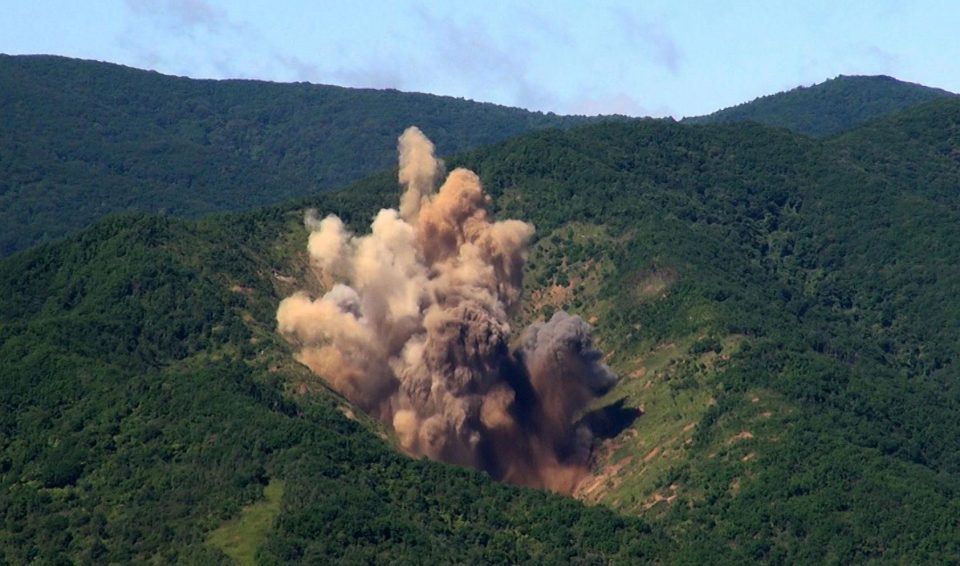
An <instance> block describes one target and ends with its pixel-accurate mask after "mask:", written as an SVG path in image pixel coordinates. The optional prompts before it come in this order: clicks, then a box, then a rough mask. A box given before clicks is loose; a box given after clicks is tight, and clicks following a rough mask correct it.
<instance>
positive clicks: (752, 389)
mask: <svg viewBox="0 0 960 566" xmlns="http://www.w3.org/2000/svg"><path fill="white" fill-rule="evenodd" d="M424 130H425V132H426V133H427V134H428V135H430V134H431V131H430V129H429V127H425V128H424ZM396 133H397V132H393V133H392V135H393V137H395V136H396ZM305 151H306V150H305ZM449 161H450V164H451V165H453V166H455V165H465V166H468V167H470V168H471V169H474V170H475V171H476V172H477V173H478V174H479V175H480V177H481V179H483V181H484V183H485V186H486V188H487V190H488V191H489V192H490V193H491V194H492V195H493V197H494V203H493V206H494V209H495V211H496V213H497V214H498V215H499V216H501V217H510V218H520V219H523V220H527V221H530V222H533V223H534V224H536V227H537V236H536V239H535V242H534V244H533V247H532V250H531V258H530V262H529V264H528V266H527V272H526V283H525V291H524V295H525V298H524V305H523V309H522V311H521V312H520V313H519V314H518V320H517V323H518V324H519V323H522V322H525V321H528V320H532V319H536V318H540V317H544V316H546V315H549V314H550V313H551V312H552V311H553V310H555V309H559V308H564V309H567V310H569V311H572V312H574V313H578V314H581V315H582V316H583V317H584V318H585V319H588V320H591V321H592V323H593V324H594V325H595V327H596V329H597V332H598V339H599V345H600V347H601V348H602V349H603V350H604V351H606V352H608V353H609V358H608V362H609V363H610V364H611V365H612V366H613V367H614V369H616V370H617V371H618V373H619V374H620V375H621V376H622V379H621V382H620V383H619V384H618V385H617V386H616V387H615V388H614V389H613V390H612V391H611V392H610V393H608V394H607V395H606V396H605V397H604V398H603V399H601V400H599V401H598V402H597V403H596V404H595V405H594V406H593V407H592V412H591V413H590V414H589V415H588V416H587V417H586V418H588V419H595V420H596V421H597V423H598V424H597V426H598V427H599V428H604V429H605V430H604V434H603V435H601V437H606V439H605V440H598V441H597V445H596V447H595V455H596V456H595V457H596V461H595V463H594V469H593V476H592V477H591V478H588V479H587V480H586V481H585V482H583V484H581V486H580V489H578V492H577V496H578V497H579V498H580V499H582V500H584V501H586V502H588V503H589V505H583V504H581V503H578V502H575V501H572V500H569V499H564V498H561V497H559V496H553V495H548V494H545V493H541V492H538V491H533V490H528V489H521V488H513V487H508V486H503V485H497V484H494V483H492V482H491V481H489V479H487V478H485V477H484V476H483V474H482V473H479V472H473V471H468V470H461V469H458V468H454V467H451V466H447V465H443V464H437V463H432V462H427V461H414V460H412V459H409V458H407V457H405V456H401V455H399V454H398V453H397V452H396V451H394V450H393V449H392V439H391V438H392V437H391V433H390V431H385V430H382V429H381V428H380V427H379V426H378V425H376V424H375V423H373V422H372V421H371V420H370V419H367V418H366V417H364V416H363V415H362V414H361V413H360V412H359V411H358V410H357V409H356V408H353V407H350V406H349V404H347V403H346V402H345V401H344V400H342V399H340V398H339V397H338V396H336V395H335V394H333V393H331V392H329V391H328V390H326V389H325V388H324V386H323V385H322V381H320V380H319V379H318V378H316V377H314V376H312V375H310V374H309V373H308V372H306V370H305V369H303V368H302V367H300V366H298V365H297V364H296V363H295V362H293V359H292V350H291V347H290V346H289V345H287V344H285V343H284V342H283V340H281V339H280V338H279V337H278V336H277V335H276V334H275V319H274V313H275V308H276V305H277V302H278V301H279V299H280V298H282V297H284V296H286V295H287V294H288V293H290V292H291V291H292V290H294V289H297V288H302V287H303V286H308V287H309V286H310V285H311V284H312V285H316V284H317V283H318V282H317V281H315V280H311V274H310V273H311V272H310V270H309V269H307V268H306V259H305V251H304V248H305V244H304V242H305V239H306V233H305V231H304V229H303V226H302V218H303V210H304V209H306V208H308V207H313V208H316V209H317V210H318V211H319V212H320V214H325V213H328V212H336V213H337V214H339V215H340V216H341V217H342V218H344V220H345V221H347V223H348V224H350V225H352V226H353V228H354V229H357V230H364V229H365V226H366V224H367V223H368V222H369V220H370V218H371V217H372V216H373V215H374V214H375V213H376V211H377V210H378V209H379V208H380V207H383V206H392V205H395V201H396V196H397V188H396V182H395V172H393V173H383V174H380V175H377V176H374V177H371V178H368V179H367V180H365V181H362V182H360V183H357V184H355V185H353V186H350V187H348V188H347V189H346V190H343V191H338V192H334V193H326V194H322V195H317V196H313V197H310V198H308V199H306V200H303V201H302V202H299V203H295V204H292V205H286V206H282V207H274V208H269V209H263V210H259V211H254V212H246V213H241V214H233V215H228V216H218V217H211V218H207V219H204V220H200V221H187V220H175V219H170V218H166V217H157V216H130V217H122V218H113V219H108V220H105V221H103V222H100V223H99V224H97V225H96V226H94V227H93V228H90V229H87V230H85V231H83V232H81V233H80V234H78V235H76V236H73V237H71V238H69V239H66V240H64V241H62V242H58V243H53V244H43V245H40V246H37V247H35V248H33V249H30V250H27V251H26V252H21V253H19V254H16V255H14V256H12V257H9V258H7V259H5V260H2V261H0V316H2V318H0V363H2V364H3V367H2V368H0V375H2V376H3V377H2V379H3V387H2V388H0V448H2V457H0V516H2V517H3V523H2V527H0V549H2V550H0V553H2V554H0V557H2V558H3V559H5V560H6V561H8V562H12V563H21V562H30V561H49V562H54V561H58V560H59V561H62V560H63V559H73V560H81V561H82V560H89V561H96V562H129V561H140V560H156V561H193V562H204V563H211V562H214V561H226V560H227V555H226V554H223V552H224V550H226V551H228V552H229V553H230V555H231V556H234V557H235V558H239V559H241V560H243V559H252V558H253V557H256V558H257V559H258V560H260V561H261V562H264V563H280V562H287V561H296V560H303V561H313V562H320V561H322V562H341V561H342V562H359V561H374V562H378V563H379V562H398V563H400V562H403V563H409V562H430V561H437V560H442V561H452V562H476V561H481V562H494V563H517V562H524V561H526V562H538V563H545V562H562V563H577V562H581V563H582V562H587V563H606V562H628V563H635V562H642V561H652V560H658V561H661V562H683V563H718V562H739V563H742V562H743V561H748V560H749V561H761V562H773V563H784V562H791V563H795V562H843V563H849V562H866V561H881V562H903V561H907V562H933V563H945V562H951V561H954V560H956V559H957V557H958V556H960V539H958V537H957V532H960V523H958V521H960V519H958V517H960V479H958V478H960V446H958V445H957V443H956V442H955V441H954V440H955V439H957V438H960V380H958V363H960V351H958V350H960V340H958V335H960V322H958V321H960V299H958V298H957V296H956V292H955V290H956V289H957V288H958V286H960V268H958V266H960V234H958V232H957V226H960V200H958V199H960V195H958V193H957V187H960V101H958V100H955V99H946V100H939V101H934V102H931V103H927V104H924V105H921V106H918V107H916V108H913V109H911V110H909V111H907V112H904V113H901V114H898V115H894V116H890V117H888V118H884V119H882V120H878V121H875V122H872V123H870V124H868V125H866V126H864V127H861V128H859V129H856V130H853V131H850V132H848V133H846V134H844V135H841V136H836V137H833V138H831V139H829V140H825V141H822V140H816V139H811V138H809V137H806V136H802V135H797V134H793V133H790V132H789V131H787V130H784V129H780V128H769V127H766V126H762V125H758V124H751V123H736V124H721V125H707V126H703V127H696V128H691V127H688V126H686V125H681V124H676V123H673V122H671V121H658V120H641V121H631V122H620V123H605V124H597V125H590V126H585V127H580V128H575V129H571V130H547V131H543V132H537V133H531V134H528V135H525V136H523V137H520V138H517V139H513V140H510V141H506V142H504V143H500V144H498V145H496V146H493V147H490V148H485V149H479V150H475V151H472V152H469V153H466V154H461V155H459V156H457V157H454V158H452V159H451V160H449ZM615 511H616V513H615ZM232 539H239V540H243V541H247V544H246V546H242V545H241V547H239V548H238V547H236V546H233V545H232V543H231V542H230V541H231V540H232Z"/></svg>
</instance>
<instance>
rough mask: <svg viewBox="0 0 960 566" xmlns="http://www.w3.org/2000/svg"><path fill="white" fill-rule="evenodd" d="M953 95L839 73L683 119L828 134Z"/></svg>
mask: <svg viewBox="0 0 960 566" xmlns="http://www.w3.org/2000/svg"><path fill="white" fill-rule="evenodd" d="M955 96H958V95H957V94H954V93H952V92H948V91H945V90H941V89H938V88H930V87H926V86H923V85H918V84H914V83H908V82H903V81H898V80H896V79H894V78H892V77H887V76H882V75H880V76H844V75H840V76H838V77H837V78H835V79H830V80H827V81H824V82H822V83H820V84H817V85H813V86H811V87H797V88H795V89H793V90H789V91H786V92H781V93H778V94H771V95H768V96H762V97H760V98H758V99H756V100H753V101H752V102H745V103H743V104H738V105H737V106H732V107H730V108H725V109H723V110H719V111H717V112H714V113H713V114H708V115H706V116H697V117H694V118H685V119H684V120H683V122H684V123H688V124H716V123H722V122H759V123H761V124H766V125H768V126H780V127H784V128H787V129H789V130H792V131H794V132H798V133H801V134H806V135H810V136H814V137H826V136H830V135H833V134H837V133H839V132H843V131H846V130H850V129H853V128H855V127H857V126H859V125H860V124H863V123H865V122H867V121H869V120H873V119H874V118H878V117H881V116H885V115H887V114H892V113H894V112H899V111H901V110H905V109H907V108H910V107H912V106H916V105H918V104H922V103H924V102H929V101H931V100H936V99H938V98H946V97H955Z"/></svg>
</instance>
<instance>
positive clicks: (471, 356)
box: [277, 127, 617, 493]
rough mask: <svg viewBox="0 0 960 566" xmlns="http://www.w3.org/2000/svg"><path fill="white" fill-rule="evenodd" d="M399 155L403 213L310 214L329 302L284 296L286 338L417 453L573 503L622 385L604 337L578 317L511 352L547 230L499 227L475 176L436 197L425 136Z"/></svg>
mask: <svg viewBox="0 0 960 566" xmlns="http://www.w3.org/2000/svg"><path fill="white" fill-rule="evenodd" d="M399 153H400V175H399V177H400V184H401V186H402V187H403V188H404V192H403V195H402V196H401V199H400V207H399V211H398V210H394V209H384V210H381V211H380V212H379V213H378V214H377V216H376V218H375V219H374V221H373V224H372V225H371V232H370V234H369V235H365V236H358V235H354V234H352V233H350V232H349V231H348V230H347V229H346V227H345V226H344V224H343V222H342V221H341V220H340V219H339V218H338V217H336V216H333V215H331V216H327V217H326V218H324V219H322V220H321V219H319V218H318V216H317V213H316V212H315V211H312V210H311V211H307V214H306V218H305V225H306V227H307V228H308V229H309V230H310V238H309V242H308V252H309V255H310V258H311V261H312V262H313V266H314V267H315V268H316V269H317V270H319V272H320V275H321V278H322V279H323V280H324V282H325V283H327V284H328V286H329V291H328V292H327V293H326V294H325V295H323V296H322V297H320V298H319V299H316V300H314V299H311V298H310V297H309V296H308V295H307V294H305V293H302V292H299V293H296V294H294V295H293V296H291V297H288V298H286V299H284V300H283V301H282V302H281V303H280V307H279V309H278V311H277V322H278V326H279V330H280V332H281V333H283V334H284V335H286V336H288V337H290V338H291V339H293V340H295V341H296V342H297V343H298V344H299V345H300V346H301V349H300V351H299V353H298V354H297V356H298V358H297V359H298V360H299V361H300V362H301V363H303V364H305V365H307V366H308V367H309V368H310V369H311V370H313V371H314V372H315V373H317V374H318V375H320V376H321V377H323V378H324V379H325V380H327V382H328V383H329V384H330V385H331V386H332V387H333V388H334V389H336V390H337V391H338V392H340V393H341V394H342V395H343V396H344V397H346V398H347V399H349V400H350V401H351V402H353V403H355V404H356V405H358V406H359V407H361V408H362V409H363V410H365V411H367V412H368V413H370V414H372V415H375V416H376V417H378V418H379V419H381V420H382V421H383V422H385V423H387V424H389V425H391V426H392V427H393V429H394V430H395V431H396V434H397V437H398V438H399V441H400V443H401V444H402V446H403V448H404V449H405V450H406V451H407V452H409V453H410V454H413V455H417V456H427V457H429V458H432V459H435V460H441V461H444V462H449V463H453V464H458V465H463V466H472V467H476V468H480V469H483V470H486V471H487V472H488V473H489V474H490V475H491V476H493V477H494V478H495V479H498V480H502V481H506V482H510V483H515V484H522V485H528V486H533V487H541V488H547V489H552V490H554V491H561V492H568V493H569V492H571V491H572V490H573V488H574V487H575V486H576V483H577V482H578V481H579V480H580V479H581V478H582V477H583V475H584V474H585V473H586V472H587V464H588V459H589V453H590V445H591V442H592V435H591V433H590V431H589V429H588V428H587V427H586V426H585V425H582V424H578V420H579V418H580V416H581V412H582V411H583V409H584V408H585V407H586V405H587V403H588V402H589V401H590V399H592V398H593V397H595V396H597V395H600V394H602V393H604V392H606V391H607V390H608V389H609V388H610V387H611V386H612V385H613V384H614V383H615V382H616V379H617V378H616V376H615V375H614V374H613V373H612V372H611V371H610V369H609V368H608V367H607V366H606V365H605V364H603V363H602V362H601V359H600V358H601V355H600V353H599V352H598V351H596V350H595V349H593V347H592V341H591V332H592V329H591V328H590V326H589V325H588V324H587V323H585V322H584V321H583V320H581V319H580V318H579V317H577V316H571V315H568V314H567V313H565V312H557V313H556V314H554V315H553V317H552V318H551V319H550V320H549V321H547V322H539V323H534V324H532V325H531V326H530V327H528V328H527V329H526V330H525V331H524V332H523V334H522V336H521V339H520V343H519V345H518V346H517V347H516V348H514V349H512V348H511V345H510V338H511V334H512V333H511V328H510V322H509V321H510V319H511V317H512V315H513V314H515V312H516V309H517V307H518V304H519V300H520V295H521V290H522V282H523V281H522V280H523V265H524V261H525V259H526V249H527V243H528V242H529V240H530V238H531V237H532V236H533V233H534V228H533V226H532V225H530V224H527V223H525V222H521V221H518V220H500V221H495V220H493V219H492V218H491V217H490V215H489V214H488V211H487V204H488V203H489V201H490V198H489V197H488V196H487V195H486V194H485V193H484V192H483V188H482V186H481V184H480V179H479V178H478V177H477V175H476V174H474V173H473V172H472V171H468V170H467V169H462V168H461V169H456V170H454V171H453V172H451V173H450V174H449V175H448V176H447V178H446V180H445V181H444V183H443V185H442V186H441V187H440V188H439V190H436V191H435V187H436V183H437V181H438V179H440V178H441V176H442V174H443V163H442V162H441V161H439V160H438V159H437V158H436V157H435V156H434V147H433V144H432V143H431V142H430V140H428V139H427V138H426V136H424V135H423V133H421V132H420V130H419V129H417V128H415V127H410V128H408V129H407V130H406V131H405V132H404V133H403V135H402V136H400V139H399Z"/></svg>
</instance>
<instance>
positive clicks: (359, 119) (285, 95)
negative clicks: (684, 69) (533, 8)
mask: <svg viewBox="0 0 960 566" xmlns="http://www.w3.org/2000/svg"><path fill="white" fill-rule="evenodd" d="M589 120H591V119H589V118H584V117H566V116H556V115H554V114H542V113H539V112H528V111H526V110H521V109H518V108H508V107H503V106H497V105H494V104H483V103H477V102H471V101H467V100H462V99H455V98H450V97H441V96H432V95H426V94H411V93H402V92H398V91H392V90H368V89H350V88H341V87H334V86H325V85H313V84H306V83H301V84H281V83H268V82H262V81H242V80H230V81H212V80H192V79H187V78H178V77H171V76H164V75H160V74H158V73H154V72H147V71H141V70H138V69H132V68H129V67H122V66H119V65H113V64H108V63H99V62H94V61H83V60H78V59H67V58H63V57H53V56H8V55H0V226H2V227H0V255H8V254H10V253H11V252H13V251H15V250H18V249H23V248H24V247H26V246H29V245H31V244H33V243H35V242H38V241H43V240H47V239H50V238H55V237H59V236H62V235H64V234H67V233H70V232H71V231H73V230H76V229H78V228H81V227H84V226H88V225H89V224H90V223H92V222H93V221H94V220H96V219H98V218H100V217H102V216H104V215H106V214H110V213H114V212H131V211H145V212H151V213H165V214H172V215H176V216H198V215H202V214H207V213H210V212H216V211H229V210H246V209H250V208H254V207H257V206H264V205H267V204H273V203H277V202H282V201H284V200H286V199H289V198H291V197H296V196H304V195H309V194H314V193H317V192H320V191H323V190H327V189H331V188H335V187H340V186H343V185H344V184H346V183H348V182H350V181H354V180H357V179H360V178H362V177H364V176H365V175H367V174H370V173H372V172H374V171H378V170H381V169H383V168H386V167H389V166H391V165H392V164H393V163H394V161H395V159H396V137H397V132H400V131H402V130H403V129H404V128H406V127H407V126H409V125H411V124H414V123H416V124H420V125H421V126H423V127H425V128H428V129H430V130H431V131H432V132H433V139H434V142H435V143H436V144H437V147H438V150H439V151H440V152H441V154H451V153H456V152H459V151H463V150H464V149H468V148H471V147H476V146H480V145H485V144H489V143H493V142H496V141H499V140H503V139H506V138H508V137H511V136H515V135H518V134H521V133H524V132H528V131H531V130H536V129H542V128H549V127H568V126H571V125H574V124H581V123H584V122H586V121H589ZM592 120H595V119H592Z"/></svg>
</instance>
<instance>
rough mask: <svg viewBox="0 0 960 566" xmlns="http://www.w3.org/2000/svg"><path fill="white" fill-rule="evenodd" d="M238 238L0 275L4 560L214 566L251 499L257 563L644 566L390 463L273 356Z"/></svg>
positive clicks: (565, 519)
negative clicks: (262, 524) (600, 564)
mask: <svg viewBox="0 0 960 566" xmlns="http://www.w3.org/2000/svg"><path fill="white" fill-rule="evenodd" d="M277 227H278V226H277V225H276V224H274V225H272V226H271V228H277ZM254 233H255V231H253V230H251V228H250V226H249V225H247V224H246V222H244V221H241V222H240V223H238V224H236V225H234V224H187V223H183V222H180V221H175V220H170V219H165V218H157V217H142V216H134V217H128V218H118V219H112V220H107V221H103V222H101V223H99V224H97V225H96V226H95V227H93V228H92V229H89V230H87V231H84V232H82V233H80V234H79V235H77V236H75V237H74V238H72V239H70V240H68V241H65V242H61V243H57V244H52V245H50V244H45V245H41V246H39V247H37V248H35V249H32V250H30V251H28V252H25V253H23V254H19V255H16V256H14V257H12V258H9V259H7V260H4V261H3V264H2V268H0V286H2V288H3V291H4V298H3V299H2V301H3V308H2V309H0V312H2V313H3V315H2V316H3V318H2V320H0V375H2V378H0V379H2V387H0V486H2V488H0V516H2V517H3V521H2V522H0V559H2V560H3V561H4V562H5V563H14V564H18V563H27V562H49V563H55V562H64V561H81V562H97V563H130V562H144V561H151V562H164V563H184V562H187V563H203V564H213V563H229V560H228V559H227V556H226V555H224V554H223V553H222V552H221V549H220V548H218V547H217V545H216V544H214V543H213V542H208V541H212V540H215V539H212V538H211V537H210V533H211V532H213V531H214V530H215V529H217V528H218V527H221V526H223V525H229V520H230V519H232V518H233V517H235V516H237V515H238V514H239V513H241V510H242V509H243V507H242V506H243V505H246V504H249V503H252V502H255V501H257V500H258V499H259V498H260V497H261V494H262V493H263V492H264V490H265V489H266V486H273V489H274V490H276V489H279V490H280V492H281V495H280V500H281V505H280V512H279V517H278V519H277V522H276V525H275V527H273V528H270V527H271V526H270V525H268V530H269V531H270V536H269V538H268V539H267V541H266V542H265V544H263V545H262V547H261V548H260V549H258V551H259V555H258V556H259V560H261V561H265V562H268V563H279V562H289V561H306V562H324V563H331V562H344V563H357V562H378V563H381V562H392V563H412V562H421V561H428V562H442V561H455V562H484V563H517V562H530V561H535V562H551V563H557V562H565V561H570V560H578V559H579V560H583V561H596V560H598V559H599V557H601V556H603V557H606V558H607V559H610V558H613V557H619V558H620V559H621V560H627V561H637V560H642V559H643V558H644V557H647V558H649V557H650V556H652V555H653V553H654V551H655V550H656V549H657V547H658V546H659V545H660V543H659V542H658V540H660V537H658V535H656V534H655V533H653V532H652V531H651V530H650V528H649V527H647V526H646V525H644V524H643V523H642V522H640V521H637V520H631V519H624V518H620V517H618V516H616V515H615V514H614V513H612V512H611V511H609V510H604V509H599V508H598V509H588V508H584V507H583V506H582V505H579V504H578V503H576V502H574V501H571V500H568V499H564V498H561V497H558V496H554V495H550V494H547V493H543V492H539V491H533V490H518V489H511V488H508V487H507V486H503V485H499V484H495V483H493V482H491V481H490V480H489V479H488V478H485V477H483V476H482V475H481V474H480V473H478V472H474V471H469V470H460V469H456V468H452V467H449V466H441V465H438V464H434V463H430V462H417V461H414V460H411V459H409V458H407V457H405V456H402V455H400V454H398V453H396V452H395V451H393V450H392V449H391V447H390V445H389V443H388V442H385V441H384V439H382V438H378V437H377V436H376V435H375V434H374V433H375V432H376V429H375V428H374V430H373V431H371V428H373V427H372V425H371V424H370V422H369V421H367V420H366V419H362V418H361V419H360V420H359V422H358V419H357V417H356V416H354V414H353V413H352V412H351V411H350V409H349V408H348V407H347V406H346V405H345V403H344V402H343V401H342V400H340V399H339V398H338V397H337V396H335V395H333V394H332V393H330V392H329V391H327V390H326V389H325V388H323V387H322V386H320V384H319V383H318V381H317V379H316V378H313V377H311V376H309V375H306V372H305V371H304V370H303V369H302V368H299V367H297V366H296V365H295V364H293V363H292V358H291V356H290V352H289V351H288V349H287V348H285V347H284V346H283V345H282V344H281V342H280V341H279V340H278V338H277V337H276V336H275V335H274V333H273V329H272V326H273V309H274V308H275V299H276V295H277V294H278V293H277V292H276V291H275V290H274V288H273V285H274V284H282V283H280V280H278V279H276V278H275V277H274V276H273V274H272V273H271V271H270V265H269V261H268V260H267V258H265V257H263V256H261V255H259V253H258V251H257V250H255V249H252V248H250V247H248V246H245V245H243V244H238V243H237V242H238V241H239V240H238V236H241V235H243V234H246V235H253V234H254ZM285 390H286V391H287V394H285V393H284V391H285Z"/></svg>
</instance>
